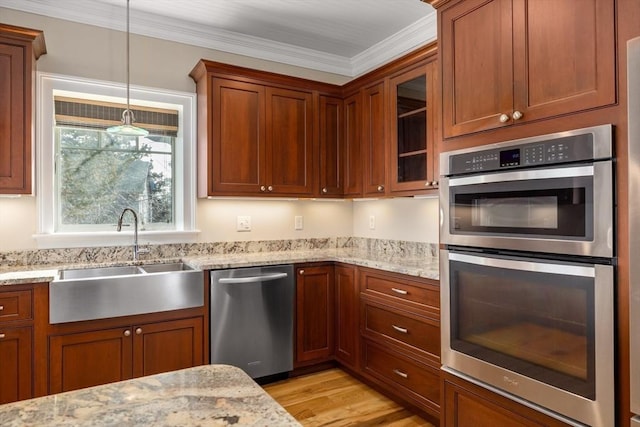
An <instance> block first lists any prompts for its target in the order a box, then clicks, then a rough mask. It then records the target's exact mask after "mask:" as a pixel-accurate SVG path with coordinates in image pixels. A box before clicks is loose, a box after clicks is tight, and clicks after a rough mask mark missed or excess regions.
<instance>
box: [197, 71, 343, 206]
mask: <svg viewBox="0 0 640 427" xmlns="http://www.w3.org/2000/svg"><path fill="white" fill-rule="evenodd" d="M191 77H192V78H193V79H194V80H195V81H196V90H197V95H198V158H199V160H198V196H199V197H208V196H257V197H268V196H292V197H299V196H307V197H311V196H313V195H315V194H316V193H318V191H315V189H314V162H317V159H318V157H317V154H316V152H315V151H316V150H315V147H316V145H315V141H314V139H315V136H314V132H315V131H314V128H315V126H318V125H317V124H316V119H315V115H317V114H319V113H318V109H319V108H320V106H315V105H314V96H317V94H318V93H320V89H323V90H324V89H327V90H328V91H329V92H330V90H331V89H332V87H331V86H330V85H324V84H321V83H315V82H312V81H308V80H304V79H296V78H294V77H288V76H283V75H278V74H274V73H267V72H260V71H256V70H250V69H246V68H242V67H235V66H231V65H225V64H219V63H215V62H212V61H206V60H202V61H200V62H199V63H198V64H197V65H196V67H195V68H194V69H193V71H192V72H191ZM316 86H317V87H316ZM336 92H338V91H337V90H336ZM323 93H324V92H323ZM324 102H325V103H324V104H323V107H326V109H325V111H324V112H323V113H324V114H323V118H322V120H323V123H324V124H326V125H327V126H328V127H327V128H325V129H323V131H322V132H323V135H325V132H326V135H325V136H327V137H329V138H333V139H335V138H337V137H339V132H340V130H339V129H337V128H336V129H333V130H332V129H331V128H330V127H331V126H339V124H338V123H334V122H331V120H335V119H336V117H335V115H336V114H340V111H338V110H339V106H338V105H336V104H335V100H334V99H332V98H326V99H325V100H324ZM332 114H333V115H332ZM325 142H327V144H328V147H329V148H330V149H334V148H335V147H330V146H331V144H332V143H338V144H339V143H340V141H339V140H337V141H335V140H332V141H327V140H325ZM338 154H339V153H333V154H329V156H334V157H335V156H337V155H338ZM338 159H339V158H338ZM323 160H326V158H324V159H323ZM331 160H332V161H333V160H335V159H334V158H333V157H332V158H331ZM330 168H333V169H332V170H333V172H335V170H336V169H335V168H336V167H335V166H334V165H331V166H328V165H327V171H328V170H330ZM336 178H337V180H336ZM327 179H328V180H329V181H327V183H326V185H327V192H329V191H331V192H337V191H339V190H336V189H335V188H334V186H335V185H339V179H340V177H333V176H327ZM332 179H333V180H336V181H335V182H331V180H332Z"/></svg>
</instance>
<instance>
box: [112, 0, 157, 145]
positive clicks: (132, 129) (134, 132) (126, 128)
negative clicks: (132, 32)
mask: <svg viewBox="0 0 640 427" xmlns="http://www.w3.org/2000/svg"><path fill="white" fill-rule="evenodd" d="M129 56H130V55H129V0H127V109H126V110H124V111H123V112H122V124H120V125H118V126H111V127H110V128H107V132H109V133H111V134H114V135H129V136H147V135H149V131H147V130H145V129H142V128H139V127H137V126H134V125H133V123H134V122H135V121H136V119H135V116H134V115H133V111H131V106H130V104H129Z"/></svg>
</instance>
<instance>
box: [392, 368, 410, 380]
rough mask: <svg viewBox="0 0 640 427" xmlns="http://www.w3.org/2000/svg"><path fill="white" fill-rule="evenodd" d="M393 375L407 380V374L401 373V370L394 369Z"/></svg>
mask: <svg viewBox="0 0 640 427" xmlns="http://www.w3.org/2000/svg"><path fill="white" fill-rule="evenodd" d="M393 373H394V374H396V375H397V376H399V377H402V378H404V379H407V378H409V374H407V373H405V372H402V371H401V370H399V369H394V370H393Z"/></svg>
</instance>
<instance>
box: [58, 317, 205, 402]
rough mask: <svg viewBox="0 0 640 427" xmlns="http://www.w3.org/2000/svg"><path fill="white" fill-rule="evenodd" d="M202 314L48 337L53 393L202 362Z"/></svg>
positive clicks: (186, 366) (181, 367)
mask: <svg viewBox="0 0 640 427" xmlns="http://www.w3.org/2000/svg"><path fill="white" fill-rule="evenodd" d="M202 337H203V318H202V317H193V318H187V319H178V320H169V321H164V322H155V323H150V324H140V325H123V326H121V327H115V328H110V329H102V330H94V331H86V332H75V333H70V334H62V335H53V336H50V337H49V393H60V392H64V391H69V390H75V389H78V388H83V387H90V386H95V385H99V384H106V383H110V382H115V381H121V380H125V379H130V378H134V377H140V376H144V375H152V374H157V373H160V372H167V371H172V370H177V369H183V368H188V367H192V366H197V365H201V364H202V363H204V357H203V340H202Z"/></svg>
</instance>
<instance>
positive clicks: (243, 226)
mask: <svg viewBox="0 0 640 427" xmlns="http://www.w3.org/2000/svg"><path fill="white" fill-rule="evenodd" d="M236 230H237V231H251V217H250V216H248V215H242V216H238V218H237V223H236Z"/></svg>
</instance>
